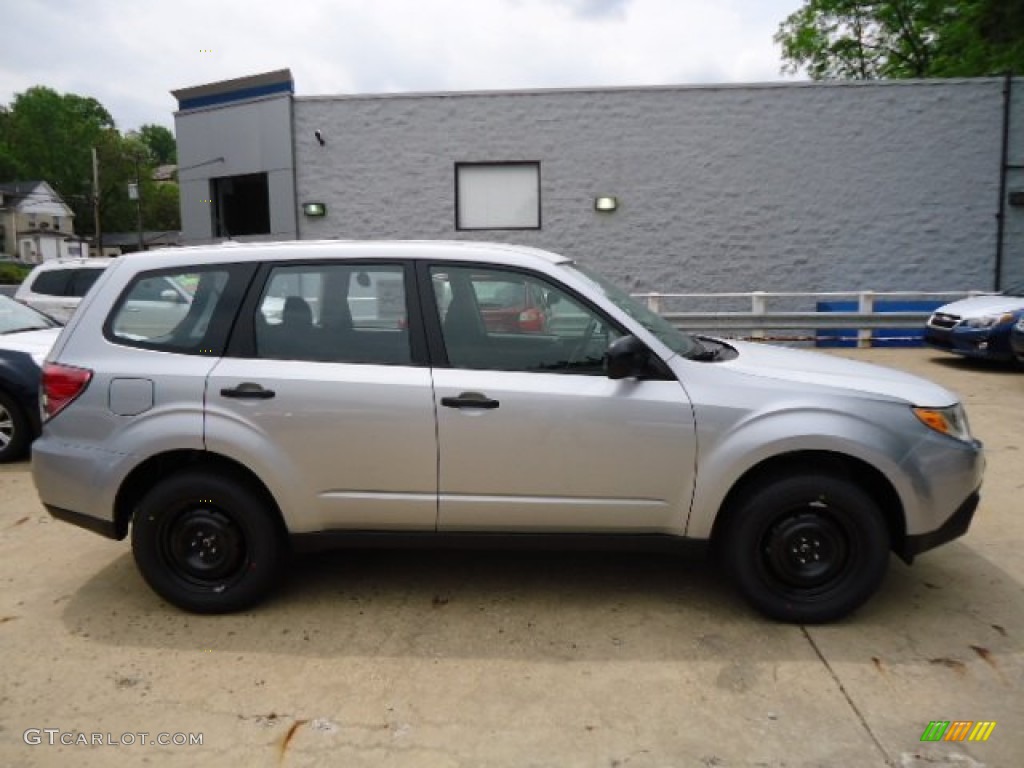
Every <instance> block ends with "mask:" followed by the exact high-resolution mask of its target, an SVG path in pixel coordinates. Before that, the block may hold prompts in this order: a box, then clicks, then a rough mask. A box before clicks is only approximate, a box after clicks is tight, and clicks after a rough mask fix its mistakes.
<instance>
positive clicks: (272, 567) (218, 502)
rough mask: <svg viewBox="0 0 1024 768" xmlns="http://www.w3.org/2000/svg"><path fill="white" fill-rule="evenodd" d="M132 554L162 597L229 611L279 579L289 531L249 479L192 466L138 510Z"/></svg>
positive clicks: (191, 607) (198, 608)
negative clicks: (199, 469) (286, 530)
mask: <svg viewBox="0 0 1024 768" xmlns="http://www.w3.org/2000/svg"><path fill="white" fill-rule="evenodd" d="M132 553H133V555H134V556H135V564H136V566H137V567H138V569H139V572H140V573H141V574H142V576H143V578H144V579H145V580H146V582H147V583H148V584H149V586H150V587H151V588H152V589H153V591H154V592H156V593H157V594H158V595H160V597H162V598H164V599H165V600H166V601H167V602H169V603H172V604H174V605H176V606H178V607H179V608H182V609H184V610H186V611H191V612H193V613H231V612H233V611H240V610H243V609H245V608H249V607H251V606H253V605H255V604H256V603H258V602H259V601H260V600H262V599H263V598H264V597H265V596H266V595H267V594H268V593H269V592H270V591H271V590H272V589H273V587H274V586H275V585H276V583H277V581H278V574H279V573H280V571H281V566H282V563H283V561H284V555H285V538H284V532H283V530H282V526H281V525H280V524H279V522H278V520H277V518H276V515H275V511H274V510H273V509H272V508H271V506H270V504H268V502H267V501H266V500H265V499H264V497H263V495H262V494H260V493H258V492H256V491H255V490H254V489H253V488H252V487H251V485H249V484H248V483H246V482H245V481H244V480H241V479H239V478H234V477H232V476H231V475H226V476H220V475H213V474H210V473H207V472H204V471H197V470H191V471H187V472H182V473H179V474H176V475H172V476H171V477H169V478H167V479H166V480H163V481H161V482H159V483H158V484H157V485H155V486H153V488H152V489H151V490H150V491H149V492H148V493H147V494H146V495H145V497H144V498H143V499H142V502H141V503H140V504H139V506H138V507H137V508H136V510H135V517H134V521H133V523H132Z"/></svg>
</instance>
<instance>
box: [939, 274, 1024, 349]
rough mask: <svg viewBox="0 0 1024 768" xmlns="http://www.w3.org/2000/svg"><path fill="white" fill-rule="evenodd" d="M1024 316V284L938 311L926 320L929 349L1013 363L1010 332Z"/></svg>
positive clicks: (963, 301) (950, 305) (956, 302)
mask: <svg viewBox="0 0 1024 768" xmlns="http://www.w3.org/2000/svg"><path fill="white" fill-rule="evenodd" d="M1022 313H1024V283H1022V284H1018V285H1013V286H1011V287H1010V288H1008V289H1007V290H1005V291H1004V292H1003V293H1001V294H992V295H985V296H974V297H972V298H969V299H961V300H960V301H954V302H953V303H952V304H946V305H945V306H943V307H939V308H938V309H937V310H935V312H934V313H933V314H932V316H931V317H930V318H929V319H928V325H927V327H926V328H925V334H924V340H925V343H926V344H928V346H930V347H935V348H936V349H942V350H945V351H946V352H952V353H954V354H957V355H964V356H966V357H979V358H985V359H988V360H1001V361H1010V360H1013V359H1014V353H1013V349H1012V348H1011V346H1010V332H1011V330H1012V329H1013V327H1014V325H1015V324H1016V323H1017V322H1018V320H1019V319H1020V317H1021V315H1022Z"/></svg>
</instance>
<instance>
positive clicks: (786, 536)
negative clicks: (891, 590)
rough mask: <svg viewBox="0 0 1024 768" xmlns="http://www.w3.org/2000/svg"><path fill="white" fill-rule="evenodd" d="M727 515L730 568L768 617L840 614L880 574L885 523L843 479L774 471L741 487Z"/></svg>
mask: <svg viewBox="0 0 1024 768" xmlns="http://www.w3.org/2000/svg"><path fill="white" fill-rule="evenodd" d="M728 514H729V519H728V525H727V528H726V531H725V542H724V543H725V548H724V554H725V556H726V558H727V564H728V567H729V568H730V570H731V571H732V574H733V576H734V578H735V580H736V582H737V584H738V586H739V588H740V591H741V592H742V593H743V595H744V596H745V597H746V598H747V600H749V601H750V602H751V604H753V605H754V607H755V608H757V609H758V610H760V611H761V612H762V613H764V614H765V615H767V616H770V617H771V618H774V619H779V620H781V621H790V622H795V623H808V624H811V623H821V622H827V621H834V620H836V619H840V618H842V617H844V616H846V615H847V614H849V613H850V612H852V611H854V610H856V609H857V608H858V607H860V606H861V605H862V604H863V603H864V602H865V601H866V600H867V599H868V598H869V597H871V595H872V594H874V593H875V591H877V589H878V587H879V585H880V584H881V582H882V579H883V578H884V576H885V572H886V569H887V567H888V563H889V548H890V542H889V532H888V527H887V526H886V523H885V520H884V519H883V517H882V513H881V511H880V510H879V508H878V505H877V504H876V503H875V502H874V500H873V499H872V498H871V497H870V496H869V495H868V494H866V493H865V492H864V491H862V490H861V489H860V488H859V487H857V486H856V485H854V484H853V483H852V482H850V481H848V480H844V479H842V478H838V477H832V476H830V475H798V476H791V477H784V478H780V479H777V480H773V481H770V482H767V483H764V484H762V485H761V486H759V487H758V488H756V489H754V490H753V491H752V492H750V493H748V494H746V495H745V496H744V498H743V499H741V500H740V502H739V503H738V504H737V505H736V506H735V507H734V508H733V509H732V510H730V511H729V513H728Z"/></svg>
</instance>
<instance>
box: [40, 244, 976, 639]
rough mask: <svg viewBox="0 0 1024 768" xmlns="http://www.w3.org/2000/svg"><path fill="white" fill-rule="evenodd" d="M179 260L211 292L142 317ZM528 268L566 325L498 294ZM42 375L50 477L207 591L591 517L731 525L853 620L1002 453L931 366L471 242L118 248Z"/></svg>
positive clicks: (533, 534)
mask: <svg viewBox="0 0 1024 768" xmlns="http://www.w3.org/2000/svg"><path fill="white" fill-rule="evenodd" d="M167 280H170V281H172V282H174V283H175V284H177V285H181V286H185V287H186V289H187V290H188V291H189V293H190V297H191V298H190V301H189V302H188V303H187V310H186V311H185V312H184V313H170V312H169V313H166V314H165V315H163V316H164V317H166V318H167V323H166V325H165V326H164V327H153V326H152V324H150V325H149V326H147V327H146V328H145V329H142V332H140V329H138V328H133V327H132V324H131V317H130V316H131V312H130V310H131V308H132V306H133V302H134V301H135V300H136V298H137V297H138V296H140V295H146V296H152V295H153V294H154V286H159V285H162V281H167ZM524 284H525V286H526V289H527V291H529V293H530V294H531V295H533V296H536V297H538V298H537V301H539V302H541V303H542V304H543V307H541V308H539V309H540V310H542V314H543V322H539V321H538V322H533V321H530V322H526V321H524V320H523V318H522V317H518V316H517V317H516V318H515V319H514V321H513V319H511V318H510V317H508V316H506V315H507V313H508V311H509V307H508V306H506V304H507V302H506V303H495V304H494V306H493V307H491V306H489V305H488V297H493V296H495V295H498V293H499V292H500V291H501V290H502V285H505V286H507V287H508V289H509V290H508V292H509V293H510V294H511V293H512V292H513V291H515V292H517V293H519V294H523V295H525V293H524V291H523V286H524ZM155 293H156V295H157V296H158V297H159V296H160V295H161V294H162V291H159V290H158V291H156V292H155ZM537 310H538V308H533V307H530V308H523V309H521V311H522V312H528V311H529V312H535V313H536V312H537ZM527 319H529V318H527ZM42 399H43V406H42V407H43V412H44V418H45V426H44V430H43V435H42V438H41V439H40V440H38V441H37V442H36V443H35V446H34V456H33V464H32V469H33V473H34V476H35V482H36V486H37V488H38V490H39V494H40V496H41V498H42V501H43V503H44V504H45V505H46V507H47V508H48V509H49V510H50V512H51V513H52V514H53V515H54V516H55V517H58V518H60V519H63V520H67V521H69V522H72V523H76V524H78V525H81V526H84V527H86V528H89V529H91V530H94V531H96V532H99V533H101V534H103V535H106V536H109V537H112V538H116V539H122V538H124V537H125V536H126V535H127V533H128V530H129V527H130V528H131V534H132V548H133V552H134V556H135V560H136V563H137V564H138V567H139V569H140V571H141V573H142V575H143V577H144V578H145V579H146V581H147V582H148V583H149V584H150V586H151V587H152V588H153V589H154V590H155V591H156V592H157V593H158V594H159V595H161V596H162V597H164V598H165V599H166V600H168V601H170V602H171V603H173V604H175V605H177V606H180V607H181V608H184V609H187V610H190V611H196V612H202V613H216V612H224V611H233V610H238V609H242V608H246V607H248V606H251V605H253V604H255V603H256V602H257V601H258V600H260V599H261V598H263V597H264V596H265V595H266V594H267V593H268V592H269V591H270V590H271V589H272V587H274V585H275V584H276V583H277V582H278V578H279V572H280V569H281V566H282V564H283V562H284V559H285V556H286V554H287V553H288V552H289V550H301V549H304V548H307V547H314V546H322V545H324V544H325V543H326V544H341V545H345V544H352V543H354V542H360V541H362V542H365V541H381V540H384V541H387V540H390V541H394V540H395V539H394V536H401V537H403V538H404V539H406V540H409V539H414V540H417V541H421V542H424V541H425V542H437V541H439V540H440V539H441V538H442V537H446V538H447V539H449V540H451V539H457V540H463V541H475V542H479V541H480V540H481V539H483V538H486V539H487V540H489V541H494V540H495V539H496V538H499V537H505V539H502V541H504V540H506V539H508V538H515V539H517V540H523V539H526V540H529V539H532V538H541V537H544V538H545V539H546V540H548V541H550V540H551V538H552V537H562V538H563V539H568V538H570V537H573V538H577V537H579V536H581V535H585V536H587V537H589V539H591V540H592V541H595V542H597V543H599V544H600V545H602V546H603V545H607V544H609V543H616V544H619V543H626V542H630V543H633V544H635V543H637V542H643V543H649V544H652V545H654V546H658V545H661V544H664V543H667V542H671V543H678V542H680V541H683V540H685V539H690V540H706V541H707V540H709V541H711V542H712V543H713V544H714V547H715V548H714V551H715V552H716V553H717V556H718V557H719V558H720V559H721V561H722V562H723V563H724V564H725V566H726V567H727V568H728V570H729V571H730V572H731V574H732V576H733V577H734V579H735V581H736V583H737V584H738V586H739V589H740V591H741V592H742V593H743V594H744V595H745V596H746V597H747V598H748V599H749V601H750V602H751V603H752V604H753V605H754V606H755V607H757V608H758V609H760V610H761V611H763V612H764V613H765V614H767V615H768V616H771V617H774V618H777V619H782V620H787V621H795V622H822V621H829V620H833V619H836V618H839V617H841V616H844V615H846V614H848V613H849V612H850V611H852V610H854V609H855V608H857V607H858V606H859V605H861V604H862V603H863V602H864V601H865V600H866V599H867V598H868V597H869V596H870V595H871V594H872V593H874V592H875V591H876V589H877V588H878V586H879V584H880V583H881V581H882V579H883V576H884V574H885V571H886V568H887V565H888V562H889V553H890V551H895V552H896V554H898V555H899V556H901V557H902V558H903V559H904V560H906V561H907V562H910V561H911V560H912V559H913V558H914V556H915V555H917V554H918V553H920V552H922V551H924V550H927V549H930V548H932V547H935V546H938V545H939V544H942V543H944V542H947V541H949V540H951V539H953V538H955V537H957V536H960V535H962V534H963V533H964V532H965V531H966V530H967V528H968V526H969V524H970V521H971V518H972V516H973V514H974V510H975V508H976V506H977V503H978V488H979V486H980V484H981V476H982V469H983V464H984V461H983V458H982V449H981V445H980V444H979V443H978V442H977V441H975V440H973V439H972V438H971V436H970V433H969V431H968V427H967V421H966V418H965V416H964V412H963V409H962V408H961V405H960V403H959V402H958V401H957V398H956V396H955V395H953V394H952V393H950V392H948V391H946V390H945V389H942V388H940V387H938V386H936V385H934V384H932V383H930V382H928V381H925V380H922V379H919V378H916V377H913V376H909V375H907V374H903V373H899V372H896V371H892V370H887V369H884V368H878V367H874V366H870V365H866V364H861V363H856V362H851V361H847V360H842V359H837V358H834V357H828V356H821V355H817V354H814V353H810V352H803V351H797V350H789V349H780V348H773V347H768V346H762V345H757V344H750V343H741V342H732V341H730V342H726V341H721V340H717V339H711V338H705V337H694V336H689V335H686V334H684V333H681V332H680V331H679V330H677V329H676V328H674V327H673V326H671V325H670V324H668V323H667V322H666V321H665V320H663V319H662V318H661V317H659V316H657V315H655V314H652V313H651V312H649V311H648V310H647V309H646V308H644V307H643V306H642V305H640V304H638V303H636V302H635V301H633V300H632V299H630V297H629V296H628V295H627V294H625V293H624V292H623V291H621V290H620V289H618V288H616V287H615V286H613V285H610V284H609V283H607V282H605V281H604V280H603V279H602V278H600V277H599V276H597V275H595V274H593V273H591V272H589V271H588V270H587V269H585V268H584V267H583V266H581V265H579V264H576V263H574V262H573V261H571V260H569V259H567V258H563V257H560V256H556V255H554V254H551V253H547V252H543V251H538V250H534V249H529V248H519V247H513V246H506V245H489V244H479V243H467V242H461V243H459V242H434V243H425V242H421V243H408V242H406V243H400V242H377V243H358V242H350V243H342V242H322V243H313V242H302V243H279V244H262V245H235V244H230V245H223V246H210V247H201V248H183V249H176V250H173V251H163V252H150V253H146V254H144V255H141V256H135V255H128V256H124V257H121V258H120V259H118V260H117V262H115V263H114V264H113V265H111V267H110V268H109V269H107V271H106V272H105V273H104V274H103V276H102V278H101V279H100V281H99V282H98V283H97V284H96V286H95V288H94V290H92V291H91V292H90V293H89V294H88V296H87V297H86V298H85V300H84V302H83V304H82V305H81V308H80V310H79V311H78V312H77V313H76V314H75V316H74V317H73V318H72V320H71V322H70V323H69V324H68V326H67V327H66V329H65V330H64V331H63V332H62V334H61V336H60V339H59V340H58V341H57V343H56V345H55V347H54V349H53V351H52V352H51V353H50V356H49V358H48V360H47V362H46V364H45V366H44V371H43V381H42ZM381 534H390V536H382V535H381Z"/></svg>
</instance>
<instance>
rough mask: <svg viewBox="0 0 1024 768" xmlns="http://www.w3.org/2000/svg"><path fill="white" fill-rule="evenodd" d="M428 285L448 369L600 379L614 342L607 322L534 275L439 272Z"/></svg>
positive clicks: (460, 269) (614, 330)
mask: <svg viewBox="0 0 1024 768" xmlns="http://www.w3.org/2000/svg"><path fill="white" fill-rule="evenodd" d="M431 283H432V285H433V287H434V291H433V293H434V298H435V305H436V309H437V313H438V318H439V320H440V323H441V333H442V336H443V338H444V345H445V350H446V352H447V355H448V362H449V364H451V365H452V366H453V367H455V368H472V369H489V370H500V371H532V372H538V373H581V374H603V373H604V353H605V350H606V349H607V348H608V345H609V344H610V343H611V342H612V341H614V340H615V339H617V338H619V336H621V333H620V331H619V330H618V329H617V328H616V327H614V325H613V324H612V323H611V322H610V321H609V320H608V319H607V318H605V317H603V316H602V315H600V314H598V313H597V312H595V311H594V310H592V309H591V308H589V307H587V306H585V305H584V304H582V303H581V302H579V301H578V300H577V299H576V298H574V297H573V296H571V295H570V294H569V293H568V292H566V291H564V290H562V289H561V288H559V287H557V286H555V285H553V284H551V283H549V282H547V281H546V280H544V279H542V278H540V277H538V276H535V275H531V274H526V273H522V272H516V271H512V270H503V269H493V268H485V267H480V268H477V267H469V266H442V265H438V266H435V267H433V268H432V269H431Z"/></svg>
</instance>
